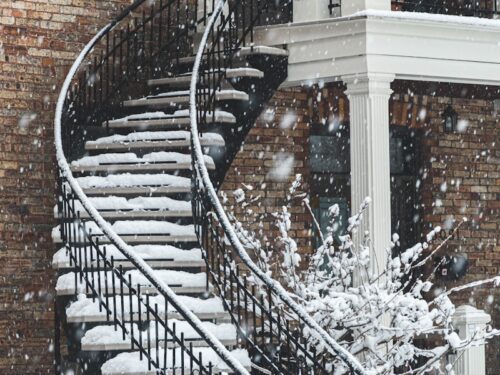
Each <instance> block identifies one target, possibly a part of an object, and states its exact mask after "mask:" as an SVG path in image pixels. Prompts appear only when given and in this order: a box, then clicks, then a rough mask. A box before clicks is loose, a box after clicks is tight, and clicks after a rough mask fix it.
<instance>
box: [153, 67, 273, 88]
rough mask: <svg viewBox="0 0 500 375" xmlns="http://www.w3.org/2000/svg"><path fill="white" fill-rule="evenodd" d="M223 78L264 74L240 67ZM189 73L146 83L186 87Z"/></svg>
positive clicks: (261, 76)
mask: <svg viewBox="0 0 500 375" xmlns="http://www.w3.org/2000/svg"><path fill="white" fill-rule="evenodd" d="M225 76H226V78H228V79H234V78H247V77H248V78H264V73H263V72H262V71H260V70H258V69H254V68H248V67H242V68H233V69H226V71H225ZM191 77H192V75H191V73H190V72H189V73H185V74H181V75H178V76H175V77H167V78H159V79H151V80H149V81H148V85H149V86H183V87H188V86H189V84H190V83H191Z"/></svg>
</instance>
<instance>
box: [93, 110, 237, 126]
mask: <svg viewBox="0 0 500 375" xmlns="http://www.w3.org/2000/svg"><path fill="white" fill-rule="evenodd" d="M209 115H210V116H207V122H215V123H227V124H234V123H235V122H236V117H234V115H233V114H232V113H229V112H226V111H215V114H211V113H210V114H209ZM190 123H191V119H190V118H189V111H188V110H178V111H175V112H174V114H172V115H167V114H165V113H164V112H145V113H140V114H135V115H130V116H125V117H122V118H119V119H115V120H110V121H106V122H104V123H103V124H102V126H103V127H108V126H109V128H110V129H122V128H124V129H137V130H146V129H150V130H153V129H155V128H158V129H163V128H172V127H173V128H176V127H186V126H188V125H189V124H190Z"/></svg>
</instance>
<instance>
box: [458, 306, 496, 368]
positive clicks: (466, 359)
mask: <svg viewBox="0 0 500 375" xmlns="http://www.w3.org/2000/svg"><path fill="white" fill-rule="evenodd" d="M490 321H491V316H490V315H489V314H487V313H485V312H484V311H483V310H478V309H476V308H475V307H473V306H469V305H462V306H460V307H458V308H457V309H456V311H455V314H454V315H453V323H454V326H455V328H457V329H458V335H459V336H460V338H461V339H462V340H463V339H467V338H472V337H473V336H474V334H475V332H476V331H483V330H484V329H485V328H486V325H487V324H488V323H489V322H490ZM454 360H456V362H455V365H454V367H453V369H454V370H455V373H456V374H460V375H485V374H486V366H485V361H486V355H485V346H484V344H483V345H479V346H472V347H470V348H468V349H467V350H466V351H465V353H464V354H462V355H461V356H460V357H459V358H458V359H454V358H450V362H451V361H454Z"/></svg>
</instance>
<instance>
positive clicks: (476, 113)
mask: <svg viewBox="0 0 500 375" xmlns="http://www.w3.org/2000/svg"><path fill="white" fill-rule="evenodd" d="M393 89H394V91H395V94H394V95H393V96H392V100H391V103H390V118H391V124H393V125H400V126H409V127H414V128H420V129H422V136H421V138H420V141H419V143H420V144H421V147H422V148H421V154H422V155H421V157H422V166H423V169H422V172H423V173H422V180H421V181H422V190H421V191H422V198H423V202H422V203H423V205H424V207H423V218H422V220H423V224H424V225H423V228H428V227H429V226H431V225H432V226H435V225H440V226H444V227H446V225H448V224H450V223H451V221H450V219H451V218H454V219H460V218H462V217H464V216H467V217H468V219H469V222H468V223H467V225H465V226H463V227H462V230H461V231H460V232H459V237H458V238H457V239H454V240H452V241H451V242H450V243H449V245H448V247H446V248H444V249H443V250H442V254H451V253H458V254H463V255H466V256H467V257H468V259H469V263H470V268H469V271H468V273H467V276H466V277H465V278H464V279H463V280H460V281H459V282H457V283H456V284H461V283H467V282H470V281H473V280H477V279H484V278H487V277H492V276H496V275H498V271H499V266H500V246H499V244H498V233H499V226H500V218H499V216H500V215H499V211H500V200H499V197H500V163H499V158H500V143H499V141H500V125H499V120H500V113H495V111H494V107H493V100H492V98H493V97H495V95H498V94H497V93H498V91H496V88H489V89H486V88H484V87H473V86H459V85H454V86H453V87H452V96H454V97H455V99H454V101H453V107H454V108H455V110H456V111H457V112H458V113H459V119H460V120H465V121H466V123H467V127H466V128H465V129H464V130H463V132H461V133H453V134H448V133H444V132H443V129H442V119H441V113H442V111H443V110H444V108H445V107H446V106H447V105H448V103H449V102H450V99H449V88H448V86H447V85H436V84H433V83H424V84H422V85H420V87H414V85H413V84H411V83H409V82H396V83H395V84H394V87H393ZM318 92H321V96H320V97H319V103H318V104H315V108H316V111H315V114H314V115H313V112H312V111H311V108H312V103H313V102H315V101H317V99H318ZM269 108H270V109H274V110H275V112H276V116H275V118H274V119H273V120H272V121H266V120H265V118H269V116H266V115H265V114H263V115H262V116H261V118H260V119H259V120H258V121H257V124H256V127H255V128H254V129H253V130H252V131H251V132H250V134H249V136H248V137H247V139H246V142H245V145H244V147H243V148H242V151H241V152H240V153H239V154H238V156H237V158H236V160H235V161H234V165H233V169H232V170H231V171H230V173H229V174H228V177H227V179H226V181H225V183H224V185H223V187H222V188H223V189H224V190H225V191H226V192H228V195H229V196H231V195H232V194H231V191H233V190H234V189H236V188H239V187H242V184H243V183H245V184H250V185H252V186H253V187H254V190H253V191H252V192H251V193H248V194H247V195H250V194H253V195H261V196H262V200H261V204H260V206H257V205H251V206H250V209H251V210H252V211H253V212H259V213H260V214H261V215H260V216H259V220H263V222H264V223H263V228H265V230H266V233H271V235H270V236H268V239H269V240H270V243H272V242H273V241H272V240H273V238H275V237H276V232H275V231H271V232H267V230H268V229H269V228H271V229H273V230H274V228H273V226H272V224H271V223H272V222H273V219H272V218H271V217H270V215H269V214H270V213H271V212H275V211H277V210H279V209H280V206H281V205H282V204H283V202H284V201H285V197H286V191H287V189H288V188H289V186H290V181H292V180H293V176H294V175H295V174H296V173H301V174H303V175H304V177H305V181H306V182H308V176H309V173H308V167H307V163H308V161H307V155H308V152H309V145H308V141H307V137H308V136H309V133H310V122H311V117H313V116H319V119H321V118H328V117H330V116H337V117H338V118H339V119H340V121H343V122H345V123H348V121H349V114H348V100H347V98H346V97H345V96H344V95H343V93H342V87H340V86H339V85H327V86H326V87H325V88H323V89H321V90H318V89H317V88H314V89H308V88H302V89H287V90H281V91H278V92H277V93H276V95H275V97H274V99H273V100H272V101H271V102H270V104H269ZM290 111H292V112H294V113H295V114H296V115H297V122H296V124H295V126H293V127H291V128H288V129H283V128H281V127H280V124H281V123H282V119H283V116H285V114H286V113H287V112H290ZM316 120H318V118H317V119H316ZM277 153H286V154H289V155H293V156H294V158H295V163H294V168H293V169H292V170H290V173H289V178H288V179H286V181H281V182H275V181H273V179H272V178H271V177H270V176H269V172H270V171H271V170H272V168H273V166H274V164H273V161H272V158H273V155H274V156H275V155H276V154H277ZM444 182H446V189H444V185H443V183H444ZM263 184H264V185H263ZM304 188H305V189H306V190H308V189H309V188H308V186H307V184H306V185H305V186H304ZM292 212H293V220H294V226H293V228H292V234H294V235H296V236H297V237H298V238H299V241H298V242H299V247H300V250H301V251H302V252H303V253H304V254H308V253H310V251H311V247H310V244H311V239H312V232H311V220H310V217H309V215H308V214H307V213H306V211H305V209H304V208H303V207H302V206H301V205H300V202H294V205H293V209H292ZM240 217H241V218H242V220H243V221H248V222H251V221H253V220H254V218H253V217H251V216H250V215H248V214H246V215H243V214H241V216H240ZM252 227H253V228H254V229H258V225H257V224H256V223H253V224H252ZM424 232H425V229H424ZM401 235H404V234H401ZM438 284H439V282H438ZM448 285H454V284H453V283H449V284H448ZM455 301H456V303H457V306H458V305H460V304H463V303H469V304H473V305H475V306H477V307H478V308H481V309H485V310H486V311H487V312H488V313H490V314H491V315H492V318H493V323H494V326H496V327H500V303H499V301H500V290H499V289H495V290H491V289H490V288H489V287H485V288H480V289H475V290H473V291H472V293H470V292H469V291H467V292H465V293H462V294H461V295H458V296H456V298H455ZM499 348H500V345H499V340H496V341H495V343H492V344H490V345H489V346H488V355H487V360H488V364H487V366H488V374H489V375H497V374H500V370H499V369H498V363H499V361H500V352H499Z"/></svg>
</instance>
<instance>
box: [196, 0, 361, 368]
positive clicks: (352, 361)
mask: <svg viewBox="0 0 500 375" xmlns="http://www.w3.org/2000/svg"><path fill="white" fill-rule="evenodd" d="M225 3H226V0H218V2H217V5H216V6H215V8H214V11H213V13H212V16H211V18H210V20H209V22H208V25H207V26H206V28H205V32H204V34H203V36H202V38H201V41H200V44H199V49H198V52H197V54H196V60H195V63H194V66H193V70H192V79H191V85H190V97H189V110H190V114H189V115H190V120H191V121H190V122H191V139H192V144H193V150H192V151H191V152H192V154H193V158H194V160H195V167H196V168H197V169H198V172H199V173H200V176H201V182H202V183H203V186H204V188H205V192H206V194H208V198H209V199H210V201H211V203H212V205H213V207H214V209H215V213H216V215H217V218H218V220H219V222H220V224H221V226H222V229H223V230H224V233H225V235H226V236H227V238H228V240H229V242H230V243H231V245H232V247H233V248H234V249H235V250H236V252H237V254H238V256H239V257H240V258H241V260H242V261H243V263H245V265H246V266H247V267H248V268H249V269H250V271H252V273H254V274H255V275H256V276H257V277H258V278H259V279H260V280H261V281H262V282H263V283H264V284H265V285H266V286H267V287H268V288H269V289H270V290H272V291H273V292H274V293H276V294H277V295H278V297H279V298H280V299H281V300H282V301H283V302H284V303H285V304H286V305H287V306H288V307H289V308H290V310H291V311H292V312H294V313H295V314H297V316H298V317H299V318H301V319H302V320H303V321H304V323H305V324H306V325H307V326H308V328H309V329H310V333H311V334H312V335H313V337H315V338H316V339H317V340H319V341H320V342H323V343H324V345H325V347H327V348H329V350H330V352H331V353H332V354H333V355H336V356H338V357H339V358H340V359H341V360H343V361H344V362H345V363H346V364H347V365H348V366H349V367H350V368H351V369H352V370H353V371H354V373H355V374H358V375H365V374H366V372H365V371H364V369H363V367H362V366H361V364H360V363H359V361H358V360H357V359H356V357H354V356H353V355H352V354H351V353H349V352H348V351H347V350H346V349H345V348H343V347H342V346H340V345H339V344H338V343H337V342H336V341H335V340H334V339H333V337H331V336H330V335H329V334H328V333H327V332H326V331H325V330H324V329H323V328H321V326H320V325H319V324H318V323H317V322H316V321H315V320H314V319H312V318H311V317H310V316H309V314H308V313H307V312H306V311H305V310H303V309H302V308H301V307H300V306H299V305H298V304H297V303H296V302H295V301H294V300H293V299H292V298H291V297H290V296H289V294H288V293H287V291H286V290H285V289H284V288H283V286H282V285H281V284H279V283H278V282H277V281H276V280H274V279H272V278H271V277H269V276H268V275H267V274H266V273H265V272H263V271H262V270H261V269H260V268H259V267H258V266H257V265H256V264H255V263H254V262H253V260H252V259H251V258H250V256H249V255H248V253H247V252H246V250H245V248H244V247H243V245H242V244H241V242H240V240H239V238H238V236H237V234H236V232H235V230H234V228H233V226H232V224H231V222H230V220H229V218H228V216H227V215H226V212H225V211H224V208H223V207H222V204H221V203H220V200H219V198H218V196H217V192H216V190H215V188H214V186H213V184H212V181H211V179H210V175H209V174H208V169H207V166H206V164H205V159H204V154H203V150H202V147H201V142H200V138H199V131H198V116H197V108H196V104H197V103H196V88H197V85H198V75H199V70H200V65H201V60H202V57H203V52H204V49H205V47H206V45H207V40H208V36H209V33H210V30H211V28H212V25H213V24H214V23H215V20H216V19H217V18H218V17H219V16H220V15H221V13H222V10H223V8H224V4H225ZM194 172H195V171H193V173H194Z"/></svg>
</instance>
